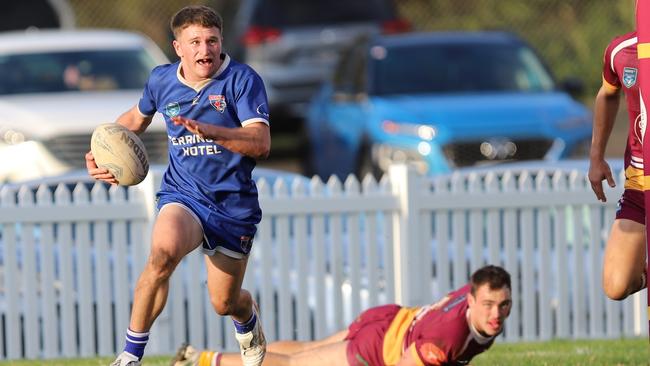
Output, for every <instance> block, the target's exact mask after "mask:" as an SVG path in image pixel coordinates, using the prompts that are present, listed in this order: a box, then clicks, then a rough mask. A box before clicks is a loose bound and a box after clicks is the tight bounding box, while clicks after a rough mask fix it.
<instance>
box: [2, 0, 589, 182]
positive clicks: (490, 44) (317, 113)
mask: <svg viewBox="0 0 650 366" xmlns="http://www.w3.org/2000/svg"><path fill="white" fill-rule="evenodd" d="M303 3H304V4H303ZM289 10H290V12H289ZM233 23H234V24H233V28H232V29H229V30H228V31H230V32H232V33H231V34H230V35H229V34H227V35H228V36H227V37H226V40H229V39H235V40H237V42H236V43H235V44H231V45H229V46H228V45H227V47H226V49H227V50H228V52H233V53H234V54H235V57H237V56H239V57H241V58H242V61H244V62H247V63H249V64H250V65H251V66H253V68H255V69H256V70H257V71H258V73H259V74H260V75H261V76H262V78H263V79H264V82H265V85H266V87H267V91H268V95H269V100H270V104H271V118H272V123H271V129H272V133H273V134H274V136H275V135H276V134H278V133H282V132H286V131H289V132H290V133H292V134H293V138H294V142H296V144H297V145H300V146H302V150H301V151H300V152H301V154H300V155H301V158H302V159H303V168H304V173H305V174H307V175H311V174H318V175H319V176H321V177H322V178H325V179H326V178H328V177H329V176H330V175H332V174H336V175H338V176H339V177H341V178H344V177H345V176H347V175H348V174H350V173H356V174H359V175H365V174H366V173H368V172H370V173H373V174H374V175H376V176H379V175H380V174H382V173H383V172H385V171H386V169H387V167H388V166H389V165H390V164H391V163H395V162H410V163H413V164H415V165H416V166H417V167H418V169H419V170H420V171H421V172H422V173H425V174H431V175H433V174H440V173H445V172H449V171H451V170H454V169H458V168H463V167H468V166H476V165H485V164H494V163H499V162H504V161H518V160H533V159H546V160H550V161H555V160H558V159H564V158H567V157H579V156H584V155H585V154H586V152H587V151H588V149H589V144H590V135H591V116H590V112H589V111H588V110H587V109H586V108H585V107H584V106H583V105H581V104H580V103H578V102H577V101H575V100H574V99H573V98H572V97H571V95H570V92H572V91H574V90H563V89H562V88H561V87H560V86H559V85H558V84H557V83H556V82H555V80H554V79H553V76H552V74H551V72H550V71H549V70H548V69H547V67H546V66H545V65H544V63H543V61H542V60H541V59H540V58H539V57H538V56H537V54H536V53H535V51H534V50H533V49H532V48H531V47H530V46H528V45H527V44H526V43H525V42H524V41H522V40H521V39H519V38H517V37H516V36H515V35H512V34H509V33H503V32H458V33H443V32H430V33H413V32H408V31H409V29H410V25H409V24H408V22H405V21H404V20H403V19H401V18H400V17H399V15H398V13H397V11H396V9H395V6H394V4H393V2H392V1H391V0H363V1H358V2H352V3H351V2H349V1H342V0H335V1H332V0H330V1H327V2H325V1H321V0H319V1H315V2H309V3H308V4H307V3H305V2H303V1H300V0H279V1H278V2H274V3H273V5H271V3H270V2H268V1H263V0H250V1H242V2H241V5H240V11H239V13H238V15H237V17H236V18H235V20H234V21H233ZM98 40H101V42H100V41H98ZM167 62H169V60H168V59H167V58H166V57H165V55H164V54H163V53H162V51H161V50H160V49H159V48H158V47H157V46H156V45H155V44H153V42H151V40H149V39H148V38H146V37H144V36H141V35H139V34H135V33H131V32H120V31H83V30H74V31H60V30H58V31H57V30H47V31H45V30H41V31H27V32H5V33H3V34H1V35H0V71H2V73H1V74H0V106H2V107H3V112H4V113H3V117H0V159H2V161H3V162H6V163H3V164H2V166H1V167H0V182H2V181H16V180H22V179H30V178H35V177H39V176H47V175H52V174H57V173H61V172H65V171H67V170H69V169H72V168H80V167H82V166H83V164H84V161H83V154H84V152H85V151H87V150H88V145H89V143H88V142H89V140H90V134H91V132H92V129H93V128H94V127H95V126H97V125H98V124H100V123H104V122H109V121H112V120H115V118H116V117H117V116H118V115H119V113H121V112H123V111H125V110H127V109H128V108H130V107H131V106H133V105H134V104H135V103H136V102H137V100H138V98H139V96H140V92H141V90H142V86H143V85H144V83H145V81H146V78H147V76H148V73H149V71H150V70H151V69H152V68H153V67H154V66H155V65H157V64H161V63H167ZM566 85H572V84H570V83H569V84H566ZM291 116H293V117H297V118H298V119H299V120H296V119H291ZM300 119H302V120H300ZM303 120H304V125H303V123H302V121H303ZM142 137H143V140H144V143H145V145H146V147H147V150H148V152H149V156H150V159H151V160H152V163H154V164H156V163H165V162H166V159H167V154H166V149H167V137H166V133H165V127H164V124H163V123H162V118H160V116H156V117H155V120H154V123H153V124H152V125H151V126H150V127H149V129H148V130H147V132H146V133H145V134H144V135H143V136H142ZM301 138H305V140H304V141H300V139H301ZM275 141H277V142H278V143H277V144H274V148H281V147H282V146H280V145H281V141H283V140H282V139H277V140H274V142H275ZM272 155H273V152H272Z"/></svg>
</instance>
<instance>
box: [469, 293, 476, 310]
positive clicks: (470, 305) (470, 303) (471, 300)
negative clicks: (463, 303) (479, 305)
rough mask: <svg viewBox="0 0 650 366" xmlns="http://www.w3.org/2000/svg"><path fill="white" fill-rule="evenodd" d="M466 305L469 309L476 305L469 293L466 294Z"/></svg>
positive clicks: (474, 299)
mask: <svg viewBox="0 0 650 366" xmlns="http://www.w3.org/2000/svg"><path fill="white" fill-rule="evenodd" d="M467 304H468V305H469V307H474V304H476V298H475V297H474V295H472V293H471V292H469V293H468V294H467Z"/></svg>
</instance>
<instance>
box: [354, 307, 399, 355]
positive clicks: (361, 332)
mask: <svg viewBox="0 0 650 366" xmlns="http://www.w3.org/2000/svg"><path fill="white" fill-rule="evenodd" d="M400 309H401V306H399V305H383V306H378V307H374V308H370V309H368V310H366V311H364V312H363V313H361V315H359V317H358V318H357V319H356V320H355V321H354V322H352V324H350V326H349V327H348V335H347V336H346V337H345V340H347V341H348V346H347V350H346V353H347V356H348V364H349V365H350V366H375V365H383V364H384V355H383V344H384V335H385V334H386V331H387V330H388V327H390V324H391V323H392V322H393V319H394V318H395V315H396V314H397V312H399V310H400Z"/></svg>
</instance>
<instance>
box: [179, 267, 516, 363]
mask: <svg viewBox="0 0 650 366" xmlns="http://www.w3.org/2000/svg"><path fill="white" fill-rule="evenodd" d="M510 292H511V289H510V275H509V274H508V272H506V271H505V270H504V269H502V268H500V267H497V266H486V267H483V268H481V269H479V270H477V271H476V272H474V274H473V275H472V278H471V281H470V283H469V284H467V285H465V286H463V287H462V288H460V289H458V290H456V291H454V292H451V293H449V294H448V295H447V296H445V297H444V298H443V299H442V300H440V301H439V302H437V303H435V304H432V305H426V306H423V307H416V308H407V307H402V306H399V305H394V304H393V305H383V306H378V307H374V308H371V309H368V310H366V311H365V312H363V313H362V314H361V315H360V316H359V317H358V318H357V319H356V320H355V321H354V322H352V324H350V326H349V327H348V329H347V330H344V331H341V332H339V333H336V334H334V335H332V336H330V337H328V338H325V339H323V340H319V341H313V342H296V341H286V342H274V343H271V344H269V345H268V353H267V354H266V358H265V359H264V363H263V365H267V366H274V365H310V366H320V365H351V366H357V365H359V366H360V365H365V366H368V365H372V366H377V365H403V366H408V365H432V366H433V365H465V364H467V363H469V361H470V360H471V359H472V358H473V357H474V356H476V355H477V354H479V353H481V352H484V351H486V350H487V349H488V348H490V346H491V345H492V343H494V338H495V337H496V336H497V335H499V333H501V331H502V330H503V326H504V322H505V319H506V318H507V317H508V315H509V314H510V308H511V306H512V300H511V295H510ZM172 364H173V365H174V366H231V365H241V358H240V357H239V354H229V353H220V352H215V351H197V350H196V349H194V348H193V347H192V346H189V345H184V346H182V347H181V349H180V350H179V351H178V354H177V355H176V358H175V359H174V360H173V363H172Z"/></svg>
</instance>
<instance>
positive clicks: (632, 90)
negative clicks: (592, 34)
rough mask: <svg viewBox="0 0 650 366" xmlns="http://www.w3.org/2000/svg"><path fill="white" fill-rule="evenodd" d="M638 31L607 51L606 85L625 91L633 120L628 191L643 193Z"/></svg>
mask: <svg viewBox="0 0 650 366" xmlns="http://www.w3.org/2000/svg"><path fill="white" fill-rule="evenodd" d="M636 44H637V37H636V32H630V33H626V34H624V35H621V36H618V37H616V38H614V39H613V40H612V42H610V44H609V45H608V46H607V49H606V50H605V57H604V60H603V85H604V86H605V87H606V88H608V89H610V90H611V91H616V90H621V89H622V90H623V93H624V94H625V100H626V102H627V110H628V115H629V121H630V128H629V134H628V139H627V146H626V148H625V176H626V178H627V179H626V181H625V188H628V189H636V190H643V147H642V140H643V132H644V130H645V126H643V125H642V123H641V118H640V115H641V107H640V102H639V84H638V82H637V81H638V76H639V61H638V58H637V51H636Z"/></svg>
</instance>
